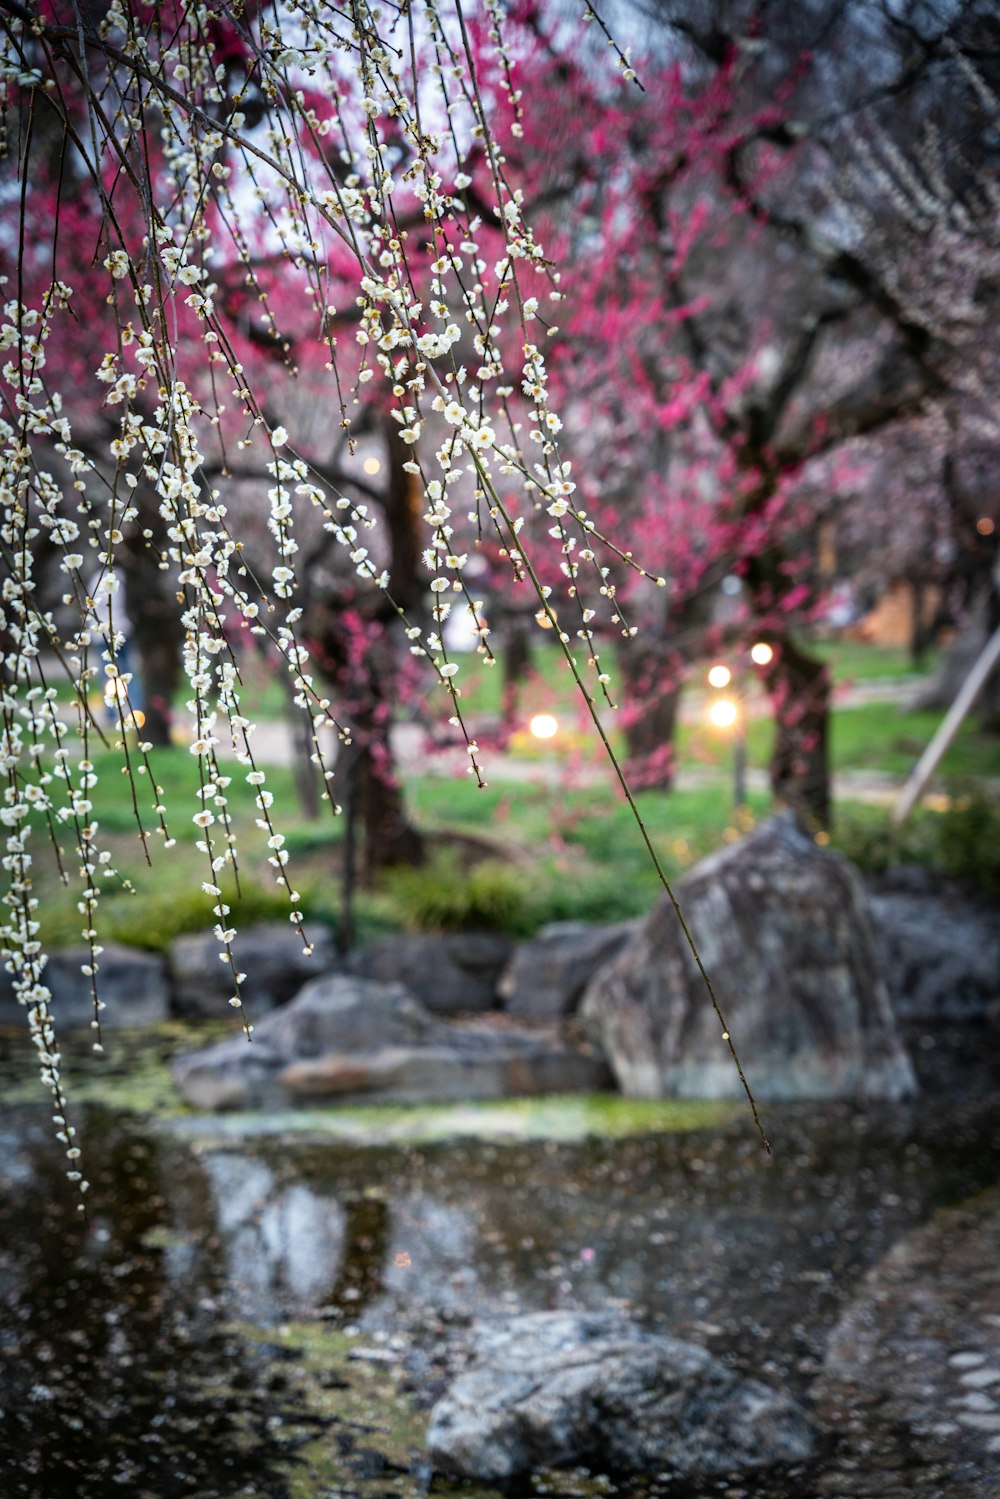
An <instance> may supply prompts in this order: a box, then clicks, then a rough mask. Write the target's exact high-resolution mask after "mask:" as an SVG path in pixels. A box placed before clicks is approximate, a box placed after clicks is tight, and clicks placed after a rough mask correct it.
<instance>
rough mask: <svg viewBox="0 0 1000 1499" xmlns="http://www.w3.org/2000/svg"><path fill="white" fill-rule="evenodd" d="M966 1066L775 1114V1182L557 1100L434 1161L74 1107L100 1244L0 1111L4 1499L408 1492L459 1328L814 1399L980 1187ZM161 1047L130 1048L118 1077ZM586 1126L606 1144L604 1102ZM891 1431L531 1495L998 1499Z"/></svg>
mask: <svg viewBox="0 0 1000 1499" xmlns="http://www.w3.org/2000/svg"><path fill="white" fill-rule="evenodd" d="M967 1043H968V1037H966V1049H967V1051H968V1055H967V1056H966V1055H964V1054H963V1055H960V1056H959V1055H956V1056H952V1057H951V1058H950V1062H949V1067H950V1070H949V1067H946V1068H945V1070H946V1071H947V1073H948V1076H947V1081H948V1082H949V1091H948V1092H947V1093H942V1092H941V1091H939V1089H938V1088H937V1087H936V1086H935V1084H938V1083H940V1081H941V1079H940V1077H938V1076H937V1075H936V1074H935V1067H937V1068H938V1069H940V1068H941V1067H943V1066H944V1065H945V1064H944V1062H942V1061H941V1059H940V1058H937V1059H934V1058H929V1057H928V1056H927V1055H926V1053H927V1052H928V1050H929V1048H928V1047H927V1046H926V1044H925V1046H924V1052H925V1056H924V1063H925V1070H926V1071H928V1077H929V1081H930V1083H931V1085H932V1091H931V1092H929V1093H927V1094H925V1096H924V1097H923V1098H922V1099H921V1101H920V1102H918V1103H916V1104H914V1105H907V1106H905V1107H904V1106H896V1107H892V1108H889V1107H884V1106H881V1107H878V1108H875V1107H872V1108H869V1109H867V1110H865V1111H860V1110H855V1109H853V1108H850V1107H847V1106H842V1105H836V1106H821V1105H810V1106H795V1107H785V1108H782V1109H771V1110H769V1111H768V1120H767V1122H768V1126H769V1131H770V1133H771V1136H772V1139H773V1141H774V1143H775V1147H776V1148H775V1154H774V1156H773V1158H771V1159H770V1160H768V1159H766V1158H765V1157H764V1156H763V1154H762V1153H761V1151H760V1149H759V1145H758V1143H757V1142H756V1139H755V1137H754V1135H753V1132H752V1129H751V1127H749V1125H748V1122H747V1120H746V1118H745V1117H744V1115H743V1114H742V1112H737V1113H734V1114H732V1115H729V1116H728V1117H723V1118H721V1119H718V1120H717V1122H715V1123H713V1124H711V1125H710V1126H709V1127H706V1128H704V1129H681V1130H670V1131H665V1130H663V1129H660V1130H658V1131H656V1132H651V1133H649V1132H647V1133H643V1132H641V1130H642V1126H643V1116H642V1111H641V1109H640V1110H636V1111H634V1112H633V1114H632V1115H631V1116H629V1117H628V1120H627V1122H628V1126H629V1127H630V1128H634V1129H638V1130H640V1132H639V1133H634V1134H627V1135H625V1136H624V1137H622V1138H602V1137H584V1138H576V1139H574V1138H544V1136H545V1135H546V1134H555V1135H559V1134H567V1133H568V1134H571V1135H572V1134H573V1133H574V1132H576V1126H574V1125H573V1121H574V1119H577V1120H578V1119H579V1117H580V1114H579V1110H580V1105H579V1104H575V1103H573V1102H572V1101H570V1102H568V1103H567V1104H566V1105H565V1116H564V1118H563V1124H564V1125H565V1123H566V1120H569V1122H570V1127H569V1128H563V1127H560V1126H559V1124H558V1122H557V1121H558V1120H559V1119H560V1117H561V1116H560V1108H559V1106H558V1105H544V1106H537V1109H536V1111H535V1114H534V1115H533V1114H532V1112H531V1111H530V1110H529V1111H527V1112H526V1113H524V1114H522V1115H519V1116H517V1120H515V1123H514V1125H513V1126H512V1127H513V1128H514V1129H515V1132H520V1134H521V1135H525V1134H528V1135H530V1134H533V1133H536V1134H539V1135H541V1136H543V1138H512V1139H506V1138H503V1139H501V1138H491V1135H492V1134H497V1135H499V1134H500V1132H502V1131H503V1130H504V1129H505V1128H506V1127H507V1126H506V1125H505V1124H504V1119H503V1112H502V1110H501V1111H499V1113H496V1114H495V1115H491V1114H490V1113H489V1111H486V1113H485V1114H484V1115H483V1116H482V1117H479V1118H478V1119H473V1117H472V1116H471V1115H469V1114H466V1115H465V1116H463V1114H462V1112H461V1111H450V1113H446V1112H444V1111H442V1114H441V1121H440V1122H441V1128H440V1129H439V1130H438V1131H436V1132H437V1133H443V1134H444V1136H445V1137H444V1138H441V1139H428V1140H427V1141H426V1142H424V1143H406V1142H405V1141H402V1142H398V1143H385V1142H384V1141H383V1143H378V1144H368V1143H363V1142H362V1141H360V1140H358V1139H354V1138H349V1137H345V1138H339V1137H332V1136H329V1135H324V1134H323V1133H317V1132H316V1131H310V1130H308V1129H307V1130H303V1129H302V1128H301V1127H299V1128H295V1129H293V1128H287V1129H280V1130H279V1131H278V1132H276V1133H271V1134H268V1133H255V1132H254V1130H253V1128H252V1127H251V1124H252V1122H251V1123H248V1124H246V1125H244V1122H243V1121H240V1120H229V1121H222V1122H212V1121H207V1122H204V1123H202V1122H198V1121H194V1120H192V1119H191V1118H183V1117H181V1118H175V1119H173V1120H168V1121H166V1123H161V1124H160V1125H158V1126H153V1125H151V1124H150V1123H149V1121H148V1120H147V1119H146V1118H144V1116H143V1115H142V1114H136V1113H129V1112H127V1111H125V1110H124V1109H123V1108H120V1107H112V1106H109V1105H108V1103H103V1104H102V1103H100V1102H97V1101H94V1100H93V1094H91V1101H90V1102H88V1103H87V1104H85V1105H84V1106H83V1110H84V1118H83V1120H82V1125H83V1128H82V1134H83V1138H84V1145H85V1151H86V1158H87V1161H88V1165H89V1175H90V1177H91V1180H92V1182H93V1188H92V1192H91V1200H90V1223H89V1225H84V1224H82V1223H81V1222H79V1221H78V1220H77V1217H76V1214H75V1211H74V1199H73V1197H72V1193H71V1190H70V1189H69V1188H68V1187H67V1185H66V1183H65V1182H64V1181H63V1179H62V1176H61V1161H60V1157H59V1155H58V1154H57V1150H56V1147H55V1146H54V1144H53V1143H52V1141H51V1137H50V1133H49V1131H50V1126H49V1123H48V1111H47V1109H46V1108H45V1107H44V1106H39V1105H37V1104H32V1103H30V1102H27V1101H17V1100H23V1091H14V1090H13V1089H12V1087H8V1088H7V1090H6V1094H5V1096H6V1097H7V1098H8V1099H9V1098H11V1097H13V1098H14V1099H15V1101H14V1102H10V1103H8V1104H7V1105H5V1106H4V1107H2V1108H0V1494H2V1495H3V1496H5V1499H6V1496H10V1499H14V1496H18V1499H22V1496H23V1499H28V1496H31V1499H34V1496H40V1499H59V1496H62V1495H64V1494H65V1495H74V1496H79V1499H103V1496H106V1495H114V1494H118V1493H122V1494H128V1495H130V1496H134V1499H145V1496H150V1499H172V1496H175V1495H176V1496H181V1495H184V1496H199V1499H213V1496H231V1495H258V1496H267V1499H271V1496H274V1499H285V1496H288V1499H299V1496H302V1499H319V1496H323V1499H326V1496H333V1495H338V1496H341V1495H342V1496H347V1495H353V1494H357V1495H367V1496H378V1495H384V1494H385V1495H387V1494H417V1493H422V1492H425V1491H426V1489H427V1487H428V1484H429V1483H430V1479H429V1476H428V1475H427V1474H426V1472H424V1470H423V1468H422V1460H421V1455H420V1442H421V1436H422V1431H423V1427H424V1425H425V1421H426V1414H425V1413H426V1408H427V1405H428V1404H429V1403H430V1401H431V1400H432V1399H433V1398H434V1396H435V1395H436V1394H437V1393H439V1392H440V1390H441V1389H442V1388H443V1385H444V1383H445V1382H446V1377H447V1373H448V1370H449V1368H450V1367H451V1366H452V1365H453V1364H454V1361H455V1358H456V1351H457V1349H458V1348H459V1347H460V1344H461V1338H462V1332H463V1329H464V1328H465V1327H467V1325H468V1323H469V1321H470V1320H471V1319H473V1318H476V1317H481V1316H489V1315H494V1314H498V1313H501V1312H504V1311H508V1310H509V1311H522V1310H524V1311H526V1310H540V1309H548V1308H556V1307H560V1308H564V1307H570V1308H588V1309H606V1308H608V1307H617V1308H620V1309H622V1310H624V1311H626V1312H628V1313H629V1314H630V1315H632V1316H634V1317H635V1318H637V1319H639V1320H640V1321H642V1322H643V1323H645V1324H647V1325H649V1326H651V1327H654V1328H656V1329H657V1330H658V1331H663V1332H668V1333H672V1334H675V1335H677V1336H681V1337H686V1338H691V1339H693V1340H695V1341H697V1342H699V1343H702V1344H704V1345H706V1346H707V1347H709V1348H710V1349H711V1351H712V1352H713V1353H715V1354H716V1355H718V1356H719V1357H722V1358H724V1359H726V1360H727V1361H729V1362H731V1363H732V1364H733V1365H734V1366H735V1367H736V1368H738V1369H739V1370H740V1371H742V1372H745V1373H752V1374H754V1375H757V1376H759V1377H761V1378H763V1379H765V1380H770V1381H773V1382H775V1383H778V1384H781V1385H784V1386H785V1387H787V1388H788V1389H789V1390H790V1391H791V1392H792V1393H793V1394H795V1395H797V1396H798V1397H799V1398H800V1399H802V1400H804V1401H805V1402H806V1403H807V1404H809V1403H810V1401H811V1399H812V1398H813V1392H814V1387H815V1380H816V1376H817V1374H818V1372H819V1370H820V1368H821V1365H822V1361H823V1358H824V1355H825V1351H826V1347H827V1342H828V1339H829V1336H830V1333H831V1330H832V1329H833V1328H834V1326H835V1325H836V1324H837V1322H838V1319H839V1318H840V1317H841V1315H842V1313H843V1311H844V1309H845V1307H846V1306H847V1305H848V1304H849V1303H850V1301H851V1298H852V1296H854V1295H855V1294H856V1293H857V1291H858V1288H859V1283H860V1282H861V1279H862V1277H863V1275H864V1274H865V1272H866V1271H868V1270H869V1269H870V1268H871V1267H872V1266H873V1265H875V1264H876V1263H877V1262H878V1261H879V1260H880V1259H881V1258H882V1256H883V1255H884V1254H885V1253H886V1252H887V1251H888V1250H889V1249H890V1248H891V1247H892V1246H893V1245H894V1244H896V1243H897V1242H898V1241H900V1240H902V1239H903V1238H904V1236H905V1235H907V1234H909V1233H911V1232H912V1231H913V1230H914V1229H916V1228H917V1227H918V1226H919V1225H921V1224H924V1223H926V1222H927V1221H928V1220H929V1219H931V1217H932V1215H933V1214H934V1213H935V1212H936V1211H938V1210H940V1209H943V1208H947V1207H949V1206H951V1205H953V1204H957V1203H960V1202H962V1201H963V1200H965V1199H968V1198H971V1197H973V1196H974V1195H975V1194H977V1193H980V1192H982V1191H983V1190H984V1189H985V1188H988V1187H990V1186H993V1185H995V1183H996V1181H997V1161H998V1159H1000V1155H998V1152H1000V1100H998V1093H997V1090H996V1087H995V1078H994V1076H993V1073H992V1062H991V1058H990V1054H989V1052H988V1051H987V1050H986V1044H985V1038H981V1039H980V1040H976V1038H973V1044H972V1045H971V1046H969V1045H968V1044H967ZM149 1045H150V1043H149V1042H145V1043H142V1044H136V1046H135V1047H134V1049H133V1051H132V1052H131V1053H130V1054H129V1058H130V1060H129V1066H130V1067H134V1068H135V1069H136V1075H138V1073H139V1072H141V1071H142V1068H143V1067H144V1066H146V1065H147V1063H148V1057H147V1055H146V1052H144V1051H143V1046H145V1047H146V1048H147V1051H148V1047H149ZM2 1061H3V1059H2V1057H0V1074H2V1076H3V1078H4V1079H5V1080H9V1079H11V1078H14V1077H15V1076H19V1075H20V1074H18V1073H17V1072H16V1068H17V1067H18V1066H20V1065H21V1064H20V1062H19V1059H18V1057H17V1056H14V1055H12V1054H10V1052H9V1051H8V1056H7V1059H6V1064H5V1065H3V1064H2ZM945 1061H949V1059H947V1058H946V1059H945ZM154 1071H155V1069H154ZM956 1080H957V1082H956ZM112 1094H113V1090H110V1091H109V1097H110V1096H112ZM625 1107H626V1109H627V1106H625ZM546 1110H547V1111H548V1112H547V1113H546ZM574 1110H576V1113H574ZM602 1110H603V1112H602ZM355 1117H357V1116H355ZM424 1117H425V1118H426V1116H424ZM589 1117H592V1119H594V1120H596V1121H597V1127H598V1128H600V1121H601V1120H602V1118H603V1119H605V1120H606V1121H607V1122H608V1123H609V1128H610V1127H611V1122H612V1121H613V1120H614V1118H615V1105H614V1104H610V1105H606V1106H604V1105H594V1108H593V1112H592V1115H591V1116H589ZM622 1117H624V1116H622ZM708 1117H711V1116H708ZM654 1118H655V1116H654V1115H653V1114H650V1115H649V1116H648V1119H647V1127H648V1124H649V1121H650V1120H652V1119H654ZM494 1120H495V1125H494V1122H491V1121H494ZM546 1121H549V1122H548V1123H547V1122H546ZM256 1122H257V1124H259V1122H260V1121H256ZM280 1123H281V1121H278V1124H280ZM508 1123H509V1121H508ZM620 1126H621V1118H619V1120H618V1125H617V1126H616V1127H620ZM359 1128H361V1126H359ZM473 1129H474V1130H475V1134H476V1136H477V1137H471V1134H470V1133H469V1132H471V1131H472V1130H473ZM452 1130H454V1131H456V1132H457V1133H451V1134H450V1133H449V1132H450V1131H452ZM398 1132H399V1121H398V1120H397V1122H396V1133H398ZM997 1252H998V1258H1000V1245H998V1246H997ZM827 1424H829V1423H827ZM890 1425H891V1423H890V1422H888V1421H886V1422H883V1420H882V1418H881V1417H880V1414H879V1409H878V1407H877V1403H876V1405H875V1406H874V1408H871V1409H868V1408H867V1407H864V1403H863V1402H862V1401H860V1399H859V1408H858V1410H857V1411H854V1412H853V1413H852V1417H851V1420H850V1421H849V1422H845V1423H844V1425H843V1427H842V1428H840V1429H833V1430H828V1431H827V1435H826V1436H825V1438H824V1442H823V1447H822V1452H821V1455H820V1457H819V1459H818V1461H817V1463H816V1464H815V1465H814V1466H813V1467H812V1468H811V1469H810V1470H809V1471H805V1472H801V1473H796V1474H791V1475H788V1474H785V1475H774V1474H771V1475H763V1476H759V1477H755V1478H754V1479H752V1480H746V1479H744V1480H742V1481H739V1482H737V1481H735V1480H734V1481H732V1482H729V1483H727V1482H724V1481H720V1482H717V1483H714V1484H703V1485H701V1486H699V1487H697V1488H695V1489H691V1488H690V1487H689V1488H687V1489H681V1488H679V1487H677V1486H673V1487H672V1486H671V1485H670V1484H669V1483H668V1482H667V1481H666V1480H656V1479H650V1480H648V1481H646V1480H642V1481H640V1480H635V1479H632V1480H629V1481H622V1482H620V1483H617V1484H613V1483H611V1481H610V1480H597V1479H592V1478H589V1477H588V1476H587V1475H582V1474H574V1475H569V1476H567V1475H558V1476H557V1475H550V1476H549V1477H548V1478H547V1479H546V1480H544V1481H543V1482H542V1483H541V1484H540V1485H538V1486H537V1490H536V1491H542V1492H545V1491H547V1492H549V1493H564V1494H570V1493H580V1494H588V1495H589V1494H594V1493H598V1492H618V1493H622V1494H627V1495H630V1496H636V1499H638V1496H640V1495H642V1494H647V1493H649V1494H653V1493H659V1494H670V1495H681V1494H684V1495H685V1496H688V1495H693V1494H700V1495H708V1494H728V1495H730V1496H732V1499H736V1496H739V1495H743V1496H747V1499H749V1496H755V1499H791V1496H793V1495H794V1496H796V1499H808V1496H810V1495H821V1496H823V1499H835V1496H838V1495H843V1496H845V1499H847V1496H861V1495H866V1496H867V1495H871V1496H881V1499H892V1496H896V1495H904V1494H905V1495H913V1496H916V1499H931V1496H938V1495H941V1496H946V1495H949V1494H956V1495H962V1496H969V1499H972V1496H976V1499H979V1496H980V1495H989V1494H993V1493H1000V1481H997V1480H996V1478H995V1474H996V1472H997V1471H1000V1457H998V1458H997V1461H996V1464H995V1467H994V1471H993V1473H991V1471H990V1466H989V1463H988V1462H987V1461H986V1460H985V1458H983V1456H982V1452H983V1451H985V1448H975V1449H974V1450H973V1449H969V1450H968V1451H967V1450H966V1449H965V1448H962V1447H961V1445H959V1446H956V1445H955V1444H954V1443H949V1442H947V1441H945V1440H944V1439H943V1438H942V1441H941V1444H940V1446H939V1447H935V1445H934V1443H933V1441H931V1442H930V1444H928V1442H927V1441H924V1442H923V1443H922V1444H918V1445H917V1446H914V1445H913V1444H912V1443H910V1442H908V1440H907V1436H906V1433H905V1432H903V1431H901V1430H899V1429H890ZM546 1484H547V1489H546ZM433 1491H434V1492H435V1493H449V1494H454V1495H456V1496H458V1495H472V1494H473V1493H474V1492H482V1491H481V1490H475V1489H473V1488H472V1487H465V1488H449V1487H448V1486H446V1485H442V1484H440V1483H439V1482H438V1483H435V1484H434V1485H433Z"/></svg>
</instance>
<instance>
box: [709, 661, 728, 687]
mask: <svg viewBox="0 0 1000 1499" xmlns="http://www.w3.org/2000/svg"><path fill="white" fill-rule="evenodd" d="M732 679H733V674H732V672H731V671H730V670H729V667H728V666H713V667H712V669H711V671H710V672H709V673H708V685H709V686H710V687H728V686H729V684H730V682H731V681H732Z"/></svg>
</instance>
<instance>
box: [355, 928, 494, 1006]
mask: <svg viewBox="0 0 1000 1499" xmlns="http://www.w3.org/2000/svg"><path fill="white" fill-rule="evenodd" d="M512 947H513V943H512V942H511V940H510V938H509V937H503V936H500V935H498V934H495V933H492V932H453V933H450V934H449V935H448V936H445V937H432V936H421V935H418V936H410V937H384V938H382V939H381V940H380V941H379V942H373V943H372V944H371V946H370V947H366V948H363V949H362V950H361V951H360V952H359V953H357V954H355V955H354V956H353V957H352V958H351V961H350V964H349V966H350V969H351V972H352V973H357V974H360V975H361V977H362V978H369V979H377V980H378V982H379V983H381V984H403V985H405V986H406V988H407V989H409V991H410V993H411V994H413V995H415V996H416V998H417V999H419V1000H420V1002H421V1004H424V1005H426V1006H427V1008H428V1009H429V1010H433V1011H434V1013H435V1014H438V1015H458V1014H463V1013H464V1014H474V1013H479V1012H482V1011H485V1010H492V1009H494V1008H495V1006H496V989H497V981H498V980H499V978H500V975H501V973H502V972H503V969H504V966H505V964H506V963H507V960H508V959H509V957H510V954H511V949H512Z"/></svg>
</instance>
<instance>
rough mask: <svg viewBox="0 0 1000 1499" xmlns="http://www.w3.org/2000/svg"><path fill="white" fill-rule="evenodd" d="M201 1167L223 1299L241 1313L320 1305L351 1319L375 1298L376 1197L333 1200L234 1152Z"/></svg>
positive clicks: (381, 1214)
mask: <svg viewBox="0 0 1000 1499" xmlns="http://www.w3.org/2000/svg"><path fill="white" fill-rule="evenodd" d="M203 1164H204V1168H205V1173H206V1176H207V1178H208V1182H209V1184H210V1196H211V1199H212V1202H211V1212H212V1216H213V1217H214V1218H215V1221H216V1223H217V1225H218V1231H219V1234H220V1236H221V1239H222V1243H223V1252H224V1255H225V1260H226V1265H227V1268H228V1275H227V1280H228V1284H229V1288H230V1292H231V1293H235V1295H236V1297H237V1299H238V1300H239V1301H240V1303H241V1304H242V1305H243V1307H244V1309H245V1308H246V1306H247V1305H248V1304H250V1305H252V1306H254V1307H255V1308H263V1307H270V1309H271V1312H272V1315H282V1314H284V1313H286V1312H287V1311H294V1310H301V1309H304V1308H306V1307H309V1308H312V1307H319V1306H322V1307H326V1308H328V1309H330V1310H338V1311H341V1312H343V1313H344V1314H345V1315H349V1316H351V1317H355V1316H357V1315H359V1313H360V1312H362V1311H363V1310H364V1309H365V1307H366V1306H367V1305H368V1304H370V1302H371V1301H372V1300H373V1299H374V1298H375V1297H377V1296H378V1295H379V1294H380V1293H381V1291H382V1287H383V1272H384V1268H385V1263H386V1257H387V1255H388V1250H389V1227H390V1212H389V1205H388V1203H387V1202H386V1200H385V1199H384V1198H383V1197H381V1196H379V1195H373V1194H371V1193H364V1194H351V1195H349V1196H345V1197H342V1198H340V1199H339V1200H338V1199H337V1198H336V1197H334V1196H333V1195H332V1194H330V1195H328V1194H326V1193H323V1192H318V1191H316V1190H315V1189H314V1188H313V1187H311V1186H307V1185H305V1184H304V1183H303V1182H301V1181H287V1180H283V1179H282V1175H281V1174H280V1172H279V1171H277V1170H274V1169H272V1168H271V1167H270V1166H268V1165H267V1164H265V1163H264V1162H263V1161H261V1160H259V1159H256V1158H254V1157H252V1156H245V1155H242V1154H237V1153H235V1152H233V1153H229V1152H215V1153H213V1154H211V1155H210V1156H208V1157H207V1159H206V1160H205V1161H204V1163H203Z"/></svg>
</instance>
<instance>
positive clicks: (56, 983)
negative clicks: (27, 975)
mask: <svg viewBox="0 0 1000 1499" xmlns="http://www.w3.org/2000/svg"><path fill="white" fill-rule="evenodd" d="M90 962H91V954H90V949H89V948H86V947H74V948H66V949H65V950H64V951H62V952H56V953H52V955H51V956H50V958H49V961H48V963H47V964H46V967H45V976H44V982H45V983H46V984H47V985H48V988H49V990H50V991H51V994H52V999H51V1009H52V1014H53V1017H54V1019H55V1022H56V1025H57V1026H59V1027H61V1028H63V1029H68V1028H70V1027H73V1026H89V1025H90V1022H91V1021H92V1020H93V1018H94V999H93V993H92V988H91V985H92V983H93V980H92V979H91V978H90V977H89V975H87V974H85V973H84V972H83V969H84V967H87V966H89V965H90ZM97 962H98V968H97V974H96V979H97V991H98V995H99V996H100V999H101V1002H102V1003H103V1005H104V1009H103V1010H102V1011H101V1025H102V1026H104V1027H106V1028H107V1029H109V1030H113V1029H117V1028H119V1027H122V1026H132V1025H137V1026H138V1025H157V1024H159V1023H160V1022H161V1021H164V1020H166V1019H167V1016H168V1013H169V1009H168V1000H169V988H168V985H167V977H166V972H165V970H164V964H163V959H162V958H160V957H158V956H157V955H156V954H155V953H148V952H140V951H139V950H138V949H137V948H134V947H123V946H120V945H118V944H117V943H114V942H108V943H105V944H104V950H103V952H101V954H100V955H99V957H98V960H97ZM24 1023H25V1011H24V1009H23V1008H22V1006H21V1005H20V1004H19V1003H18V1001H17V999H16V998H15V994H14V981H13V978H12V977H11V975H10V974H8V973H5V972H3V971H0V1025H23V1024H24Z"/></svg>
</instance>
